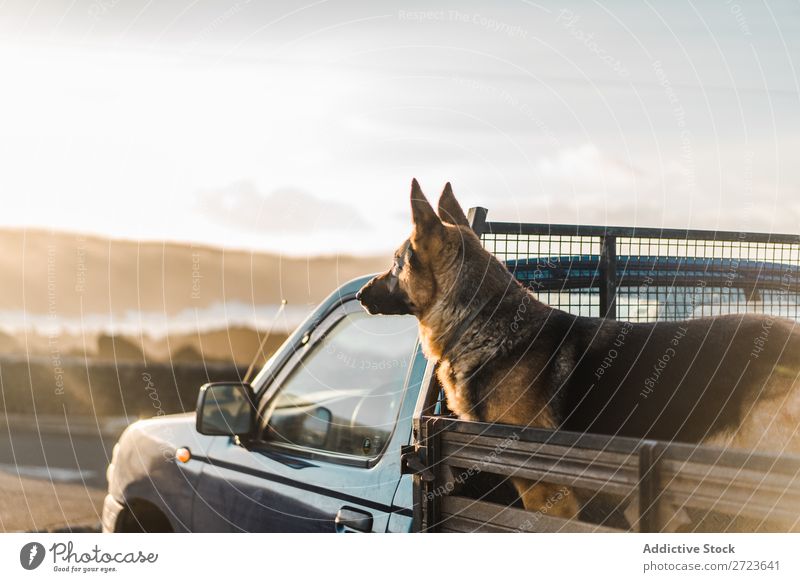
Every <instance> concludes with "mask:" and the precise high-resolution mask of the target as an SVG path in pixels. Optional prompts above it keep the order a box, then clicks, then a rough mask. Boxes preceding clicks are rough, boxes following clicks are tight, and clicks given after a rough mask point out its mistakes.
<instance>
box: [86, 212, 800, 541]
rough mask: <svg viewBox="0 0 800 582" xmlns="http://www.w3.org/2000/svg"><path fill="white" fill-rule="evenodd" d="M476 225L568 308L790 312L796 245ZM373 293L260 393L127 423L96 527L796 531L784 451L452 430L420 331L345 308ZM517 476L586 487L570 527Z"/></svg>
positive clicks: (326, 315) (312, 324)
mask: <svg viewBox="0 0 800 582" xmlns="http://www.w3.org/2000/svg"><path fill="white" fill-rule="evenodd" d="M470 220H471V222H472V226H473V228H474V229H475V231H476V232H477V233H478V234H479V235H480V236H481V239H482V241H483V243H484V245H485V246H486V247H487V248H488V249H489V250H491V251H492V252H494V253H495V254H496V255H497V256H498V258H500V259H501V260H503V261H505V263H506V265H507V266H508V267H509V269H510V270H512V272H514V274H515V275H516V276H517V278H518V279H519V280H520V281H521V282H523V283H524V284H525V285H528V286H529V287H530V288H531V289H532V290H533V291H535V292H536V293H537V295H538V297H539V298H540V299H541V300H543V301H545V302H547V303H549V304H551V305H553V306H555V307H559V308H562V309H565V310H568V311H572V312H573V313H578V314H581V315H589V316H596V317H612V318H620V319H626V320H630V321H645V320H658V319H673V320H674V319H685V318H689V317H697V316H701V315H716V314H722V313H732V312H737V311H757V312H762V313H769V314H773V315H775V316H783V317H793V318H795V319H797V318H798V317H799V316H800V313H799V312H798V311H799V309H800V302H799V301H798V297H800V283H799V281H800V277H798V275H800V237H798V236H795V235H775V234H754V233H739V232H710V231H688V230H665V229H641V228H624V227H591V226H568V225H547V224H528V223H523V224H520V223H503V222H487V220H486V210H485V209H482V208H476V209H472V210H471V211H470ZM369 278H370V276H364V277H361V278H358V279H355V280H353V281H350V282H349V283H347V284H345V285H343V286H341V287H340V288H339V289H337V290H336V291H335V292H333V293H332V294H331V295H330V296H329V297H328V298H327V299H325V300H324V301H323V302H322V303H321V304H320V305H319V306H318V307H317V308H316V309H314V311H313V312H312V313H311V314H310V315H309V316H308V318H307V319H306V320H305V321H304V323H302V324H301V325H300V326H299V327H298V328H297V330H296V331H294V333H293V334H292V335H291V336H290V337H289V338H288V339H287V341H286V342H285V343H284V344H283V346H282V347H280V348H279V349H278V350H277V351H276V352H275V353H274V354H273V355H272V356H271V357H270V358H269V360H268V361H267V362H266V363H265V364H264V366H263V368H262V369H261V370H260V372H259V373H258V374H257V376H256V377H255V378H254V380H253V382H252V383H244V382H241V381H231V382H217V383H211V384H206V385H204V386H203V387H202V388H201V389H200V394H199V398H198V403H197V409H196V411H195V412H189V413H184V414H177V415H166V416H160V417H156V418H152V419H147V420H141V421H138V422H136V423H134V424H132V425H131V426H129V427H128V428H127V429H126V430H125V431H124V433H123V434H122V436H121V437H120V439H119V442H118V443H117V444H116V446H115V447H114V450H113V454H112V459H111V462H110V464H109V467H108V472H107V477H108V483H109V490H108V495H107V496H106V498H105V503H104V507H103V514H102V524H103V531H105V532H132V531H140V532H172V531H174V532H190V531H191V532H195V531H197V532H199V531H215V532H234V531H236V532H238V531H242V532H265V531H276V532H288V531H305V532H409V531H426V532H428V531H500V532H509V531H521V532H524V531H538V532H542V531H545V532H551V531H552V532H554V531H570V532H585V531H642V532H647V531H687V530H688V531H728V530H731V529H745V530H748V531H789V530H796V529H797V527H798V526H797V524H798V523H800V521H799V518H800V458H798V457H795V456H791V455H781V454H772V453H764V452H758V453H756V452H752V451H736V450H723V449H717V448H713V447H701V446H696V445H691V444H686V443H674V442H659V441H650V440H636V439H630V438H622V437H615V436H613V435H599V434H577V433H569V432H566V431H559V430H556V431H550V430H543V429H534V428H521V427H515V426H504V425H491V424H484V423H478V422H468V421H462V420H459V419H457V418H454V417H453V416H452V415H451V414H450V413H449V412H448V410H447V408H446V405H445V403H444V402H443V398H442V395H441V389H440V387H439V385H438V383H437V381H436V377H435V374H434V367H435V363H434V362H429V361H427V360H426V358H425V357H424V355H423V353H422V351H421V348H420V345H419V341H418V337H417V334H418V330H417V323H416V320H415V319H414V318H413V317H412V316H373V315H369V314H367V313H366V312H365V311H364V309H363V308H362V306H361V305H360V304H359V303H358V301H356V298H355V296H356V293H357V291H358V290H359V289H360V288H361V287H362V286H363V285H364V284H365V283H366V282H367V281H368V280H369ZM512 475H516V476H524V477H526V478H530V479H543V478H546V479H547V481H548V482H552V483H563V484H564V486H565V487H564V492H565V495H567V494H569V492H571V491H576V492H578V491H579V492H580V494H581V501H582V503H581V505H582V508H583V509H582V511H581V515H580V518H579V519H573V520H568V521H567V520H563V519H560V518H557V517H555V516H550V515H547V506H545V507H544V508H543V509H542V510H540V511H537V512H528V511H525V510H524V509H523V508H522V506H521V504H520V503H519V501H518V499H516V495H515V493H514V491H513V489H512V488H510V486H509V485H508V484H507V482H506V481H507V478H508V477H509V476H512ZM558 501H559V499H553V500H552V503H558ZM549 502H550V500H548V503H549Z"/></svg>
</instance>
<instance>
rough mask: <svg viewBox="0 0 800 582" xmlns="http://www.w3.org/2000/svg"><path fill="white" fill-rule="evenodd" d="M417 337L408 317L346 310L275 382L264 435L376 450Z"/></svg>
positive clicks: (336, 448)
mask: <svg viewBox="0 0 800 582" xmlns="http://www.w3.org/2000/svg"><path fill="white" fill-rule="evenodd" d="M416 339H417V322H416V319H415V318H414V317H412V316H381V315H379V316H375V315H369V314H367V313H365V312H363V311H359V312H356V313H350V314H348V315H345V316H344V317H343V318H342V319H341V320H340V321H339V322H337V323H336V324H335V325H334V326H333V327H332V328H331V329H330V330H328V332H327V334H326V335H325V336H324V337H323V338H322V339H321V340H320V341H318V342H317V343H316V344H315V345H314V346H313V347H312V348H311V351H310V353H308V354H307V355H306V356H305V357H304V358H303V360H301V361H300V362H298V363H297V364H296V366H295V368H294V370H292V372H291V373H290V374H289V376H288V377H287V378H286V379H285V380H284V382H283V384H282V385H281V387H280V388H279V389H278V392H277V393H276V394H275V396H274V398H273V399H272V402H271V403H270V406H269V409H268V411H267V418H268V422H267V426H266V429H265V432H264V439H265V440H268V441H273V442H278V443H283V444H289V445H295V446H299V447H304V448H310V449H316V450H321V451H326V452H331V453H338V454H345V455H355V456H359V457H364V458H370V457H375V456H377V455H378V454H380V452H381V451H382V450H383V447H384V446H385V445H386V442H387V440H388V438H389V436H390V435H391V432H392V429H393V427H394V424H395V421H396V419H397V415H398V412H399V409H400V405H401V402H402V398H403V387H404V381H405V378H406V373H407V371H408V367H409V365H410V358H411V356H412V355H413V354H412V350H413V348H414V344H415V342H416Z"/></svg>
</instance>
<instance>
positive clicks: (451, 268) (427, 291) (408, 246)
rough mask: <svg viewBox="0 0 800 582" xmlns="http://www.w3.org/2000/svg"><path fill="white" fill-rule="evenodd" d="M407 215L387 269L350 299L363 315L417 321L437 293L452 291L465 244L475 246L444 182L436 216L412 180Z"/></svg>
mask: <svg viewBox="0 0 800 582" xmlns="http://www.w3.org/2000/svg"><path fill="white" fill-rule="evenodd" d="M411 216H412V221H413V229H412V231H411V236H410V237H409V238H407V239H406V240H405V241H404V242H403V244H401V245H400V247H399V248H398V249H397V250H396V251H395V253H394V259H393V261H392V266H391V267H390V268H389V270H388V271H386V272H385V273H382V274H380V275H378V276H376V277H374V278H372V279H371V280H370V281H369V282H368V283H367V284H366V285H364V287H362V288H361V290H360V291H359V292H358V294H357V295H356V298H357V299H358V300H359V301H361V304H362V305H363V306H364V308H365V309H366V310H367V311H368V312H369V313H372V314H383V315H406V314H412V315H416V316H417V317H418V318H422V317H423V316H424V315H425V313H426V312H428V311H429V310H430V309H431V308H432V307H433V306H434V305H435V304H436V302H437V301H438V300H439V297H440V295H441V294H443V293H448V292H452V291H453V287H454V282H455V278H456V277H457V274H458V272H459V270H460V263H461V262H463V258H464V248H465V246H467V245H470V244H477V245H478V246H480V242H479V240H478V238H477V237H476V236H475V234H474V233H473V232H472V229H471V228H470V226H469V221H468V220H467V217H466V215H465V214H464V211H463V210H462V209H461V206H460V205H459V204H458V201H456V198H455V196H454V195H453V189H452V188H451V187H450V183H449V182H448V183H447V185H446V186H445V187H444V190H443V191H442V195H441V197H440V198H439V214H438V215H437V214H436V212H434V210H433V208H432V207H431V205H430V203H429V202H428V200H427V199H426V198H425V195H424V194H423V193H422V190H421V189H420V187H419V184H418V183H417V181H416V180H413V181H412V182H411Z"/></svg>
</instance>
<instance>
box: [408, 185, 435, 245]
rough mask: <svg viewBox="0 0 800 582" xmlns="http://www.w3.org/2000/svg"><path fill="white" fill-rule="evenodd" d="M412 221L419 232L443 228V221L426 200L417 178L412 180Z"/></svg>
mask: <svg viewBox="0 0 800 582" xmlns="http://www.w3.org/2000/svg"><path fill="white" fill-rule="evenodd" d="M411 219H412V220H413V221H414V228H415V229H416V230H417V232H431V231H433V230H436V229H438V228H439V227H441V226H442V221H441V220H439V217H438V216H436V213H435V212H434V211H433V206H431V203H430V202H428V199H427V198H425V194H423V193H422V188H420V187H419V182H417V179H416V178H414V179H413V180H411Z"/></svg>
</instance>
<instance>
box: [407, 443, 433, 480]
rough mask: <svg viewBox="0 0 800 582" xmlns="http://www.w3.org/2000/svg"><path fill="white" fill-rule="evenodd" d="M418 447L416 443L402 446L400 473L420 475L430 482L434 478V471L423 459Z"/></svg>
mask: <svg viewBox="0 0 800 582" xmlns="http://www.w3.org/2000/svg"><path fill="white" fill-rule="evenodd" d="M418 449H419V448H418V447H417V446H416V445H404V446H402V447H400V474H401V475H419V478H420V479H422V480H423V481H425V482H428V483H429V482H431V481H433V479H434V476H433V471H431V470H430V469H429V468H428V467H427V466H426V465H425V463H424V462H423V461H422V457H421V456H420V451H419V450H418Z"/></svg>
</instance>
